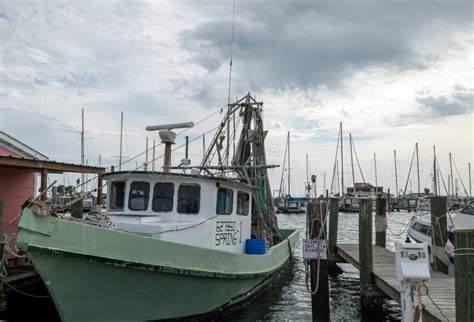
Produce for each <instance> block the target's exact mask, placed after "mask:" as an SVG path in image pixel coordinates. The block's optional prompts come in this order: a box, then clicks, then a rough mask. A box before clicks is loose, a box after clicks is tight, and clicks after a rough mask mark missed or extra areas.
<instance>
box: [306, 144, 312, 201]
mask: <svg viewBox="0 0 474 322" xmlns="http://www.w3.org/2000/svg"><path fill="white" fill-rule="evenodd" d="M305 190H307V191H308V198H310V197H311V196H310V192H311V184H310V182H309V164H308V153H306V185H305Z"/></svg>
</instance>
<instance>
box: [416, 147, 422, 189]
mask: <svg viewBox="0 0 474 322" xmlns="http://www.w3.org/2000/svg"><path fill="white" fill-rule="evenodd" d="M415 150H416V174H417V177H418V195H420V194H421V188H420V160H419V158H418V142H416V144H415Z"/></svg>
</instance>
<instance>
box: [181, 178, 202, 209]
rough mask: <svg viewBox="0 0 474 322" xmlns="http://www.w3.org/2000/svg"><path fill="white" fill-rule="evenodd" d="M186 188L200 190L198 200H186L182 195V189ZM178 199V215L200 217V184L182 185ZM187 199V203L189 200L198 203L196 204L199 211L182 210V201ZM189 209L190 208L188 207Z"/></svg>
mask: <svg viewBox="0 0 474 322" xmlns="http://www.w3.org/2000/svg"><path fill="white" fill-rule="evenodd" d="M184 187H191V188H198V195H199V196H198V198H197V199H194V198H189V197H187V198H184V197H183V196H182V195H181V193H182V192H181V189H182V188H184ZM177 199H178V202H177V204H176V212H177V213H178V214H182V215H198V214H199V211H200V210H201V185H200V184H199V183H181V184H180V185H179V187H178V196H177ZM183 199H185V200H187V201H189V200H195V201H197V202H196V204H197V206H196V208H197V209H194V210H193V211H183V209H182V200H183ZM188 207H189V206H188Z"/></svg>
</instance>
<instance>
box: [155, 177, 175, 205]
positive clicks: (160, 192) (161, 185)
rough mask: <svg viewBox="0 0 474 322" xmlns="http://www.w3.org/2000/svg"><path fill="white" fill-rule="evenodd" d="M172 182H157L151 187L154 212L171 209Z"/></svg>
mask: <svg viewBox="0 0 474 322" xmlns="http://www.w3.org/2000/svg"><path fill="white" fill-rule="evenodd" d="M173 197H174V183H171V182H158V183H155V187H154V188H153V203H152V209H153V211H155V212H170V211H173Z"/></svg>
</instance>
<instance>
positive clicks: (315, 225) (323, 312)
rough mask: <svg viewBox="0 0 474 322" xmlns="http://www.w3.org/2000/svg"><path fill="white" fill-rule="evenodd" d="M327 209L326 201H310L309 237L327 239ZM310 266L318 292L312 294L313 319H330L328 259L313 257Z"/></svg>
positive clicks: (313, 285) (308, 210) (308, 206)
mask: <svg viewBox="0 0 474 322" xmlns="http://www.w3.org/2000/svg"><path fill="white" fill-rule="evenodd" d="M326 210H327V203H326V202H324V201H311V202H308V205H307V208H306V211H307V220H308V223H307V225H308V231H309V236H308V237H309V239H325V236H326V235H327V232H326V225H325V223H326ZM318 261H319V265H318ZM318 266H319V270H318ZM309 267H310V277H311V290H312V291H315V290H316V288H317V292H315V293H314V294H311V309H312V316H313V321H329V320H330V315H329V313H330V310H329V279H328V261H327V260H324V259H319V260H318V259H313V260H310V261H309ZM316 284H317V285H316Z"/></svg>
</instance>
